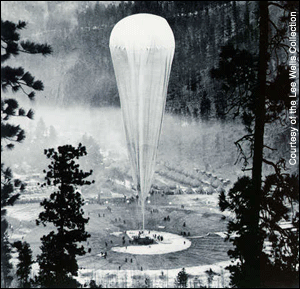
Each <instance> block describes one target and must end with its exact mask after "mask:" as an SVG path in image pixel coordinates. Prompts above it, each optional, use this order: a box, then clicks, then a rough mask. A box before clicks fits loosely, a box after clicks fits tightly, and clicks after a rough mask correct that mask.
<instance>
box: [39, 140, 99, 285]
mask: <svg viewBox="0 0 300 289" xmlns="http://www.w3.org/2000/svg"><path fill="white" fill-rule="evenodd" d="M86 154H87V152H86V148H85V147H84V146H82V145H81V143H79V145H78V147H77V148H75V147H73V146H71V145H64V146H59V147H58V149H57V151H56V150H55V149H53V148H51V149H48V150H45V155H46V156H47V158H49V159H51V164H50V165H49V166H48V167H49V171H48V172H46V171H44V173H46V177H45V180H46V182H45V183H44V184H42V186H46V185H47V186H53V187H56V188H57V189H58V190H57V191H55V192H53V193H52V194H51V195H50V199H45V200H44V201H43V202H42V203H41V205H42V206H43V207H44V211H43V212H41V213H40V214H39V218H38V220H37V221H36V222H37V225H39V224H40V223H42V224H43V225H44V226H45V225H46V223H53V225H54V226H55V227H56V228H57V232H56V233H55V232H54V231H52V232H50V233H49V234H48V235H46V236H43V237H42V238H41V240H42V246H41V250H42V253H41V254H40V255H39V256H38V258H37V260H38V263H39V266H40V270H39V276H38V279H39V283H40V284H41V286H43V287H49V288H51V287H52V288H53V287H55V288H60V287H63V288H65V287H69V288H73V287H77V286H78V284H77V281H76V280H75V279H74V278H72V276H77V274H78V273H77V271H78V265H77V260H76V256H77V255H79V256H82V255H84V254H85V253H86V251H85V249H84V247H83V246H81V247H78V245H77V243H80V242H83V241H86V240H87V238H89V237H90V234H88V233H87V232H86V231H85V225H86V224H87V223H88V221H89V218H84V216H83V215H84V212H83V209H82V206H83V204H84V201H83V199H82V197H81V193H79V191H78V190H77V187H78V186H83V185H90V184H91V183H92V182H94V181H92V182H91V181H87V180H85V179H86V178H87V177H89V176H90V175H91V174H92V171H90V172H83V171H82V170H80V169H79V164H77V163H76V162H75V159H79V158H80V157H82V156H85V155H86Z"/></svg>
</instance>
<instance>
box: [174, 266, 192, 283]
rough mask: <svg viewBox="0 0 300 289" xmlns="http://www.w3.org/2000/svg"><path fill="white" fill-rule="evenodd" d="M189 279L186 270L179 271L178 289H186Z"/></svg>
mask: <svg viewBox="0 0 300 289" xmlns="http://www.w3.org/2000/svg"><path fill="white" fill-rule="evenodd" d="M188 279H189V276H188V274H187V273H186V272H185V269H184V268H182V270H181V271H179V272H178V275H177V276H176V279H175V287H176V288H186V287H187V281H188Z"/></svg>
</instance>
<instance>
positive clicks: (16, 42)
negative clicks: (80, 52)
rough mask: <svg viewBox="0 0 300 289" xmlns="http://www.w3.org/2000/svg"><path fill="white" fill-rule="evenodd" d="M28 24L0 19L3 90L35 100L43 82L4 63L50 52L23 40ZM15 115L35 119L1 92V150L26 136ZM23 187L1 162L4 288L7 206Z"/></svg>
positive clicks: (5, 278) (4, 283)
mask: <svg viewBox="0 0 300 289" xmlns="http://www.w3.org/2000/svg"><path fill="white" fill-rule="evenodd" d="M25 27H26V23H25V22H23V21H19V22H18V24H15V23H13V22H11V21H3V20H2V19H1V89H2V92H6V93H10V92H12V93H16V92H18V91H19V90H21V91H22V92H24V93H25V94H26V95H27V96H28V97H29V99H31V100H32V99H34V94H35V91H41V90H43V83H42V82H41V81H40V80H35V79H34V77H33V76H32V75H31V74H30V73H29V72H28V71H27V72H25V70H24V68H23V67H17V68H13V67H11V66H3V64H4V63H5V62H6V61H7V60H9V59H10V58H11V57H12V56H14V57H16V56H17V55H19V54H20V53H28V54H43V55H48V54H50V53H51V47H50V46H49V45H47V44H36V43H33V42H30V41H21V40H20V30H22V29H24V28H25ZM27 88H29V89H30V91H27ZM15 116H20V117H28V118H30V119H32V117H33V111H32V110H31V109H30V110H28V111H27V112H26V111H25V109H23V108H20V107H19V104H18V102H17V100H16V99H14V98H11V97H5V95H4V94H1V153H2V151H3V150H4V149H12V148H13V147H14V143H21V142H22V141H23V140H24V138H25V132H24V130H23V129H22V128H21V127H20V126H19V125H15V124H12V123H10V122H9V120H10V119H11V118H12V117H15ZM24 188H25V185H24V184H23V183H21V182H20V181H19V180H16V179H14V178H13V175H12V171H11V169H10V168H7V167H5V165H4V164H3V163H1V287H4V288H6V287H8V286H9V285H10V282H11V280H12V278H11V276H9V271H10V269H11V264H10V261H9V260H10V251H11V245H10V243H9V242H8V239H7V228H8V227H9V224H8V223H7V220H6V218H5V215H6V209H5V207H6V206H8V205H10V206H11V205H13V204H14V203H15V201H16V200H17V199H18V197H19V192H21V191H22V190H24ZM17 190H18V191H17Z"/></svg>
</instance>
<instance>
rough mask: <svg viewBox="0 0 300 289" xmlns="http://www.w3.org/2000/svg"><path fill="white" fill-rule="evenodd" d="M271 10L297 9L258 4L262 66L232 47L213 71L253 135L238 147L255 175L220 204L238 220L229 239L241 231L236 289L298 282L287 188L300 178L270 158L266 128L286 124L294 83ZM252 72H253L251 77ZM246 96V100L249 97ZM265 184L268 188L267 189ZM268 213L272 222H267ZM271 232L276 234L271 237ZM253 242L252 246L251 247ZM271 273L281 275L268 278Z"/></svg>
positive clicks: (233, 278) (294, 221)
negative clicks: (286, 225)
mask: <svg viewBox="0 0 300 289" xmlns="http://www.w3.org/2000/svg"><path fill="white" fill-rule="evenodd" d="M270 5H275V6H276V7H278V6H279V7H280V8H282V9H284V10H286V11H288V10H289V9H291V7H293V9H295V10H297V8H296V7H295V5H294V3H292V5H291V6H289V4H282V5H281V4H279V3H273V2H270V3H268V2H259V13H260V25H259V27H260V38H259V55H258V62H257V64H256V63H255V61H251V59H255V58H256V57H253V56H251V53H249V52H248V51H246V50H244V51H241V52H242V53H241V52H240V51H239V52H238V53H235V55H231V56H229V55H230V54H231V53H232V51H234V50H235V48H234V47H232V48H229V50H227V52H226V49H225V50H223V51H222V53H223V55H222V56H223V57H224V56H225V57H224V59H223V60H222V58H221V61H220V65H219V69H217V70H213V71H212V76H213V77H217V78H223V79H224V80H225V81H224V82H223V89H224V90H225V91H226V92H227V94H228V93H230V92H231V93H232V95H233V98H231V101H233V102H232V103H231V109H235V114H234V116H238V115H241V116H242V120H243V122H244V124H245V128H246V130H247V132H248V134H247V135H244V136H243V137H242V138H240V139H239V140H238V141H236V142H235V144H236V145H237V146H238V148H239V151H240V153H241V158H242V159H243V160H244V163H245V166H247V165H248V164H251V165H252V168H250V169H249V170H251V171H252V176H251V179H250V178H242V179H239V180H238V181H237V182H236V183H235V185H234V187H233V188H232V190H231V191H230V192H229V194H228V199H227V201H226V200H225V199H226V198H225V196H224V194H221V195H220V203H219V205H220V208H221V210H224V209H229V210H231V211H233V212H234V213H235V216H236V222H230V223H229V225H228V232H229V233H230V234H231V233H233V232H236V233H237V234H238V237H235V238H231V239H230V240H231V241H232V242H233V244H234V246H235V249H234V250H231V251H229V252H228V253H229V255H230V257H231V258H233V259H236V260H239V262H238V264H237V265H232V266H230V267H229V269H230V271H231V273H232V275H231V285H233V286H237V287H242V288H243V287H249V286H250V287H253V288H255V287H260V286H262V285H265V284H272V281H271V282H270V281H268V282H267V279H268V278H267V277H266V276H269V277H270V276H272V277H274V280H277V281H278V282H279V283H276V282H275V281H274V283H273V284H272V285H273V286H274V285H276V286H278V285H279V286H282V285H283V284H285V283H287V282H290V280H291V278H290V277H291V276H294V277H295V274H294V272H295V270H296V269H295V266H294V265H291V264H289V265H287V264H285V263H286V262H287V261H285V260H286V259H287V260H289V262H290V263H292V264H295V261H297V260H298V259H299V246H298V245H295V240H296V239H297V238H298V237H297V236H299V233H298V232H299V231H298V230H297V229H296V227H295V226H296V224H297V223H298V222H299V221H298V220H299V216H297V214H295V215H294V216H292V217H291V216H290V215H287V214H286V210H289V207H293V203H294V204H298V206H299V200H297V199H296V198H295V197H294V198H291V197H287V196H288V195H289V194H288V193H287V192H288V191H289V190H286V188H287V187H289V188H290V190H292V191H294V190H295V189H294V188H293V182H294V181H293V179H294V178H296V179H297V176H295V177H291V176H289V177H288V178H286V177H284V176H285V174H284V173H282V170H285V169H286V167H285V160H284V159H283V158H280V159H279V160H278V161H277V162H274V161H271V160H269V159H267V158H266V154H265V150H266V149H268V150H271V151H274V150H275V149H274V148H271V147H269V146H267V145H266V143H265V141H264V136H265V128H266V126H267V124H272V123H275V122H276V121H278V120H280V123H281V124H282V123H284V122H285V120H284V118H283V115H284V114H285V112H286V111H287V110H288V103H289V101H288V95H289V90H288V87H287V86H288V85H287V84H288V83H289V79H288V70H287V69H286V67H285V66H286V65H287V61H286V60H284V58H281V59H280V58H279V57H278V55H281V56H282V55H284V53H282V52H283V51H280V50H282V49H283V50H284V49H286V44H285V40H286V39H287V37H286V36H284V31H288V29H287V27H284V28H282V27H279V25H280V23H276V24H275V23H274V22H273V21H272V19H271V17H270V14H269V6H270ZM280 19H281V21H283V24H284V25H287V22H286V19H285V17H281V18H280ZM270 23H271V24H272V26H275V27H276V29H274V31H275V32H274V31H272V30H270V25H269V24H270ZM281 24H282V23H281ZM284 25H283V26H284ZM235 51H236V50H235ZM236 52H237V51H236ZM280 52H281V54H280ZM272 53H274V54H275V55H276V56H277V58H276V59H277V61H276V65H274V64H271V61H270V56H271V55H272ZM242 54H243V55H244V56H247V58H246V60H247V61H246V62H248V64H247V65H245V66H244V64H245V61H244V64H242V65H240V62H239V58H240V56H241V55H242ZM226 55H227V56H226ZM244 58H245V57H244ZM230 63H232V64H233V63H234V64H235V65H231V64H230ZM243 66H244V67H243ZM245 69H246V70H245ZM247 70H248V72H246V71H247ZM268 70H270V71H271V72H269V71H268ZM237 74H239V76H237ZM275 87H276V88H275ZM245 96H247V98H244V97H245ZM245 144H247V145H248V146H247V147H248V151H245ZM263 163H264V164H267V165H270V166H272V167H273V168H274V170H275V174H274V175H270V176H268V177H267V178H266V179H265V180H263V176H262V166H263ZM263 184H265V186H263ZM266 184H268V185H267V186H266ZM282 186H283V187H282ZM284 188H285V189H284ZM274 190H275V191H274ZM277 192H280V194H281V197H278V196H277V197H276V195H277V194H278V193H277ZM283 192H284V193H283ZM284 194H286V196H285V197H283V195H284ZM270 196H272V197H270ZM267 197H268V198H267ZM266 198H267V199H266ZM275 200H276V201H275ZM286 200H289V206H286V204H287V203H286ZM272 202H273V203H272ZM274 204H276V207H277V209H279V213H278V214H273V213H271V211H270V207H272V210H274ZM281 209H282V210H281ZM264 214H266V215H267V216H269V217H270V218H269V219H268V218H263V217H262V216H263V215H264ZM282 220H289V221H291V223H292V225H293V230H291V232H290V233H286V232H283V231H282V230H280V225H279V222H280V221H282ZM274 228H276V229H274ZM276 230H277V232H276V234H277V236H278V234H279V236H280V237H279V238H277V237H275V236H276V234H273V233H274V231H276ZM270 232H273V233H272V234H270ZM267 239H271V240H274V243H273V248H274V251H273V252H272V254H270V255H267V254H265V252H264V251H263V246H264V242H265V240H267ZM278 239H280V240H281V242H282V243H280V242H279V241H278ZM250 242H251V244H252V245H251V247H250V248H249V243H250ZM292 244H294V245H292ZM284 246H285V247H286V248H289V250H290V251H289V250H285V252H286V254H287V255H286V256H283V255H281V256H280V257H278V256H276V254H278V252H277V253H276V251H278V250H279V251H280V250H281V249H279V248H280V247H284ZM283 251H284V250H283ZM274 260H275V261H274ZM291 260H293V261H291ZM269 272H276V273H275V274H272V273H271V274H268V273H269ZM279 276H281V277H279ZM284 276H285V277H284ZM280 278H281V279H280ZM271 279H272V278H271ZM293 281H296V283H297V279H295V278H294V280H293ZM280 282H281V283H280ZM282 282H285V283H282Z"/></svg>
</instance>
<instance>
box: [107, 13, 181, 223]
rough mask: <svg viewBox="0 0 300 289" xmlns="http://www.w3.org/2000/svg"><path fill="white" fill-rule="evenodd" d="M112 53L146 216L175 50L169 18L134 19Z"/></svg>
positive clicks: (117, 31)
mask: <svg viewBox="0 0 300 289" xmlns="http://www.w3.org/2000/svg"><path fill="white" fill-rule="evenodd" d="M109 47H110V51H111V55H112V60H113V66H114V70H115V75H116V80H117V85H118V90H119V95H120V100H121V107H122V113H123V121H124V128H125V134H126V140H127V147H128V152H129V159H130V162H131V168H132V172H133V179H134V181H135V183H136V187H137V190H138V193H139V196H140V200H141V204H142V210H143V212H144V203H145V199H146V197H147V195H148V193H149V191H150V187H151V184H152V178H153V174H154V170H155V161H156V154H157V148H158V143H159V137H160V132H161V126H162V119H163V114H164V110H165V103H166V95H167V87H168V82H169V76H170V70H171V64H172V60H173V56H174V49H175V40H174V35H173V32H172V30H171V28H170V26H169V25H168V23H167V21H166V20H165V19H164V18H162V17H160V16H156V15H152V14H135V15H131V16H128V17H126V18H124V19H122V20H121V21H119V22H118V23H117V24H116V25H115V27H114V28H113V30H112V32H111V36H110V43H109ZM143 227H144V213H143Z"/></svg>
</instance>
